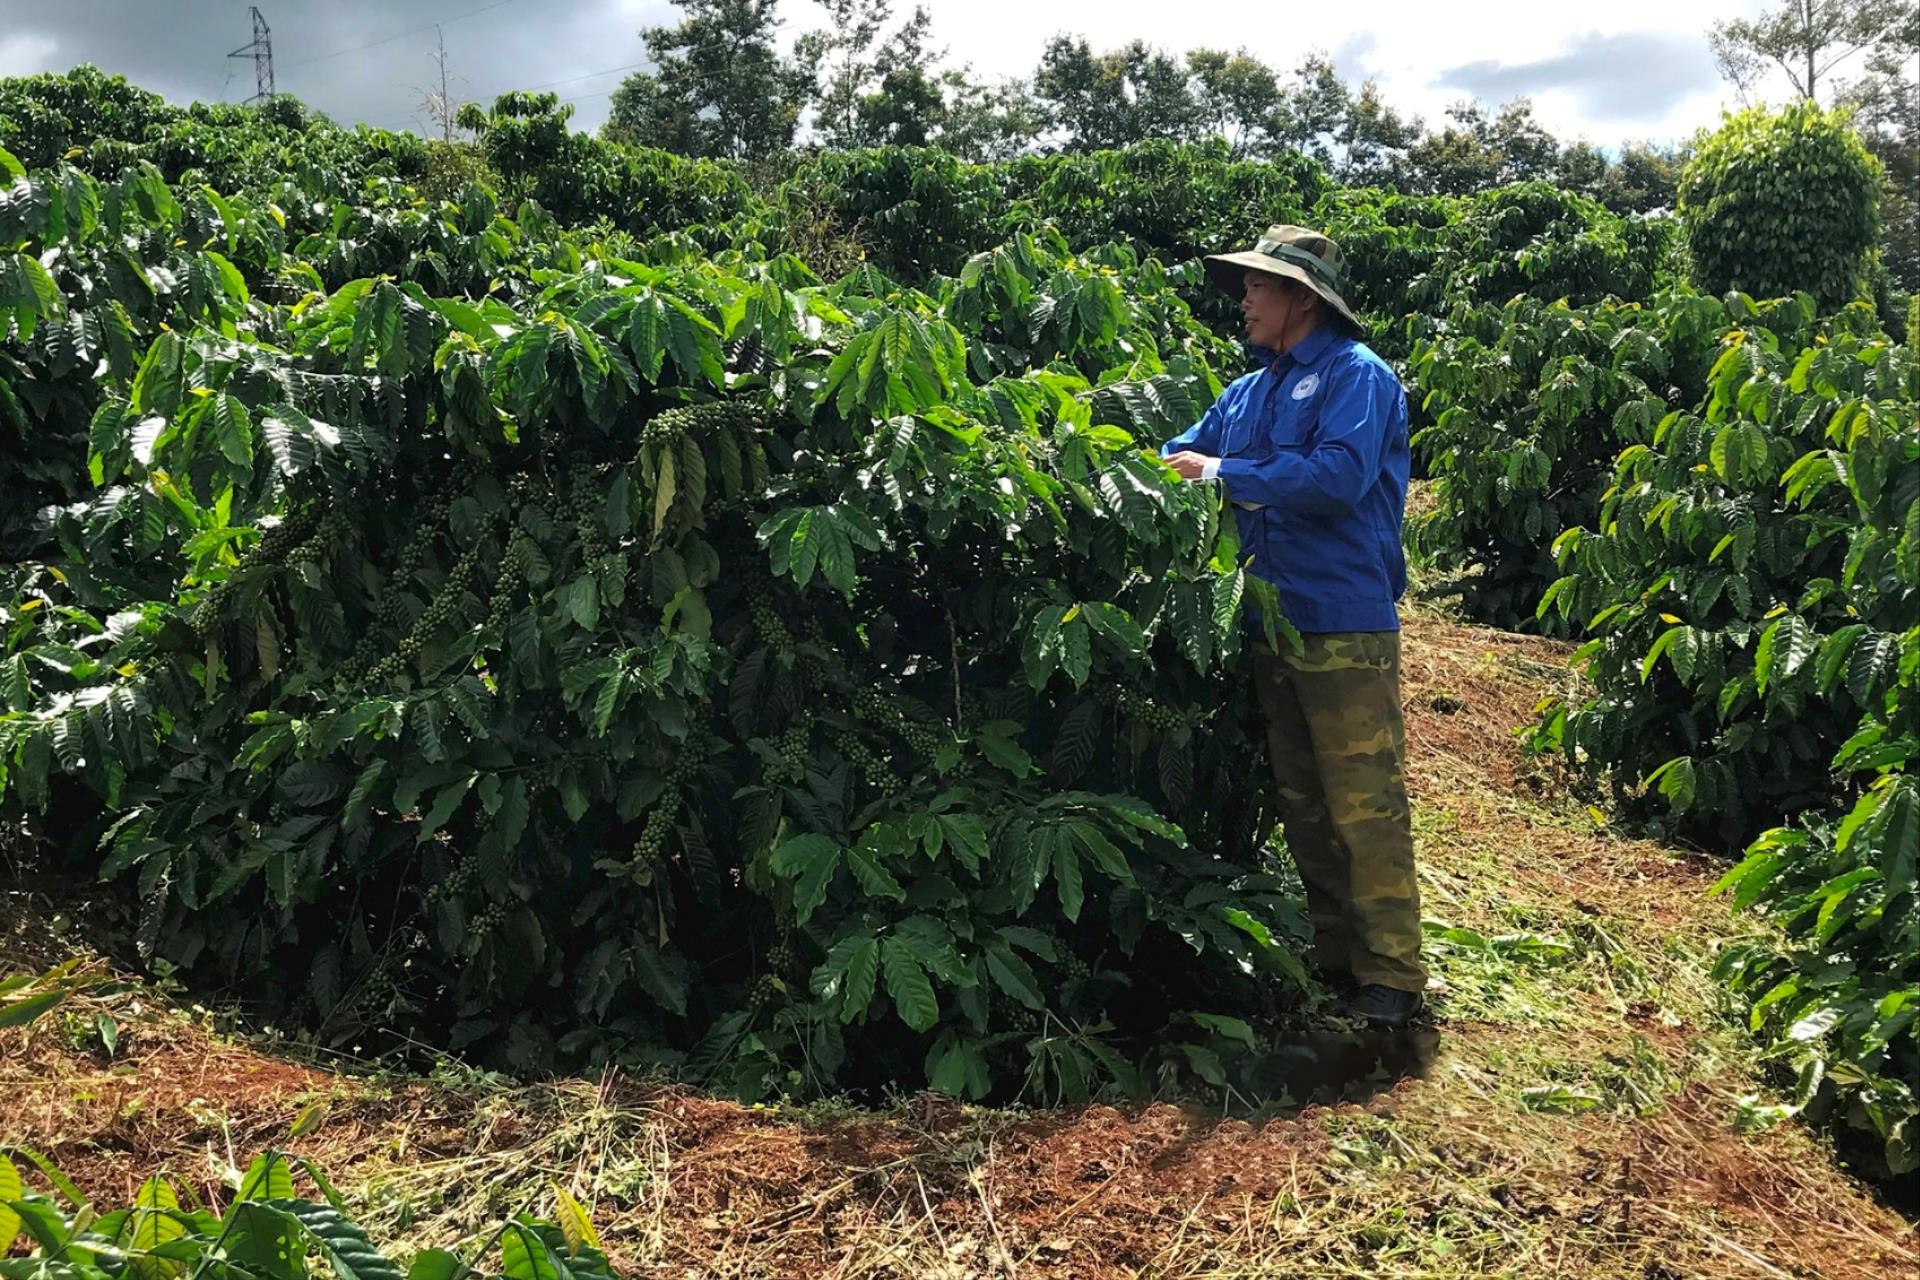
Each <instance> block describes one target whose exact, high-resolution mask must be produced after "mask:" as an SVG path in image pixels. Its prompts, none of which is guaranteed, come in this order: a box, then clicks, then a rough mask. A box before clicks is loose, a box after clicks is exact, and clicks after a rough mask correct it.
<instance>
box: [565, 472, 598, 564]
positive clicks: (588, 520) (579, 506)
mask: <svg viewBox="0 0 1920 1280" xmlns="http://www.w3.org/2000/svg"><path fill="white" fill-rule="evenodd" d="M567 493H568V496H569V499H570V505H571V508H572V514H573V528H574V533H575V535H576V536H577V537H578V538H579V539H580V555H581V557H582V558H583V559H584V560H585V561H586V562H587V563H588V564H592V563H593V562H594V561H596V560H598V559H599V558H600V557H601V556H604V555H605V554H606V553H607V542H606V539H605V538H603V537H601V536H600V506H601V504H602V503H603V502H604V501H605V500H606V493H605V491H604V489H603V488H602V487H601V485H600V483H599V477H598V476H597V474H596V473H595V469H594V466H593V464H592V463H590V462H577V463H575V464H574V465H573V468H572V469H571V471H569V472H568V477H567Z"/></svg>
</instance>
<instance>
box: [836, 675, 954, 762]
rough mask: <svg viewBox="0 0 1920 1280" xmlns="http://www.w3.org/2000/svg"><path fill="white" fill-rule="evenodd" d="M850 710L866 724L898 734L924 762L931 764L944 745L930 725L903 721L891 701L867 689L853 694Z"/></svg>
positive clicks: (873, 690)
mask: <svg viewBox="0 0 1920 1280" xmlns="http://www.w3.org/2000/svg"><path fill="white" fill-rule="evenodd" d="M853 709H854V711H855V712H857V713H858V714H859V716H860V718H861V719H863V720H865V721H867V722H868V723H869V724H875V725H878V726H880V727H881V728H883V729H891V730H892V731H893V732H895V733H897V734H899V735H900V736H901V737H902V738H904V739H906V743H907V745H908V746H909V747H912V748H913V750H914V751H915V752H916V753H918V754H919V755H920V756H922V757H923V758H925V759H928V760H931V759H933V757H935V756H936V755H939V754H940V748H942V747H943V746H945V745H946V744H947V741H948V739H947V735H945V734H943V733H941V732H940V731H939V730H938V729H935V728H934V727H933V726H932V725H929V724H924V723H922V722H920V721H918V720H909V719H907V716H906V713H905V712H903V711H901V710H900V708H899V707H898V706H896V705H895V704H894V703H893V701H892V700H891V699H889V698H888V697H886V696H885V695H884V694H882V693H881V692H880V691H879V690H877V689H874V688H872V687H871V686H869V687H867V688H864V689H857V690H855V691H854V695H853Z"/></svg>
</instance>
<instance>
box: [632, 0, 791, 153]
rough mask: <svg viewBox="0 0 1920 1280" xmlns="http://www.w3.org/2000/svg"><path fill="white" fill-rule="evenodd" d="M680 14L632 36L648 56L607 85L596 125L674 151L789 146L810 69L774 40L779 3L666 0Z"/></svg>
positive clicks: (739, 150)
mask: <svg viewBox="0 0 1920 1280" xmlns="http://www.w3.org/2000/svg"><path fill="white" fill-rule="evenodd" d="M674 3H675V4H676V5H678V6H679V7H680V8H682V9H684V10H685V11H686V14H687V16H686V17H685V18H683V19H682V20H681V21H680V24H679V25H678V26H674V27H648V28H646V29H645V30H643V31H642V32H641V33H640V38H641V40H643V41H644V42H645V43H646V46H647V53H648V54H649V55H650V57H651V58H652V61H653V65H654V70H653V71H651V72H644V71H641V72H635V73H634V74H633V75H630V76H628V77H627V78H626V79H625V80H624V81H622V82H621V85H620V87H619V88H618V89H616V90H614V93H613V102H612V110H611V112H610V113H609V115H608V118H607V123H606V126H605V128H604V134H605V136H606V137H608V138H610V139H612V140H614V141H619V142H628V143H634V144H637V145H642V146H651V147H662V148H665V149H666V150H669V151H676V152H679V153H680V154H682V155H691V156H713V157H727V158H732V159H758V158H760V157H762V156H767V155H771V154H772V153H774V152H776V151H781V150H784V149H785V148H787V147H789V146H791V145H792V144H793V135H794V131H795V130H796V129H797V128H798V127H799V123H800V113H801V111H802V110H803V109H804V108H805V106H806V104H807V101H808V99H809V98H810V97H811V95H812V92H813V81H814V73H813V70H812V69H811V68H809V67H807V66H806V65H804V64H803V63H801V62H797V61H795V60H793V59H790V58H787V57H785V56H783V55H782V54H781V53H780V51H779V49H778V48H777V47H776V46H775V44H774V39H775V35H776V33H777V32H778V30H779V26H780V23H779V17H778V10H779V0H674Z"/></svg>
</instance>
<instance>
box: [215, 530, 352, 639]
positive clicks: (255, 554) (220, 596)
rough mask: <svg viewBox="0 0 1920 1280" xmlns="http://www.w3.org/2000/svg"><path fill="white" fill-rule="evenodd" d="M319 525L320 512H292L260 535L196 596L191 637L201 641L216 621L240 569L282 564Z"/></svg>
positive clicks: (218, 619) (232, 588) (230, 594)
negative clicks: (231, 568) (224, 573)
mask: <svg viewBox="0 0 1920 1280" xmlns="http://www.w3.org/2000/svg"><path fill="white" fill-rule="evenodd" d="M319 525H320V513H319V510H318V509H317V508H315V507H308V508H307V509H306V510H305V511H300V512H296V513H294V514H293V515H290V516H288V517H287V518H286V519H284V520H282V521H281V522H280V523H279V524H277V525H275V526H273V528H271V529H269V530H267V531H266V532H265V533H263V534H261V535H260V541H258V542H256V543H254V544H253V547H252V549H251V550H249V551H248V552H247V553H246V554H245V555H243V556H241V557H240V563H239V564H238V565H237V566H235V568H234V572H233V573H231V574H229V575H228V576H227V577H226V578H224V579H222V580H221V581H219V582H216V583H215V584H214V585H213V586H212V587H210V588H208V590H207V592H206V594H205V595H203V596H201V597H200V603H199V604H197V605H195V606H194V610H193V616H192V617H191V618H190V619H189V620H188V625H189V626H191V627H192V628H193V632H194V634H195V635H197V636H199V637H200V638H202V639H205V638H206V636H207V633H208V632H210V631H212V630H213V628H214V624H216V623H217V622H219V621H220V612H221V610H222V609H224V608H225V607H226V603H227V600H228V598H229V597H230V596H232V595H233V591H234V587H233V580H234V578H235V577H236V576H238V574H239V572H240V570H242V569H251V568H253V567H255V566H257V565H263V564H280V563H282V562H284V561H285V560H286V559H287V557H288V556H289V555H290V554H291V553H292V551H293V550H294V548H295V547H297V546H298V545H299V544H300V543H301V542H302V541H304V540H305V539H306V538H308V537H310V536H311V535H312V534H313V532H314V530H315V529H317V528H318V527H319Z"/></svg>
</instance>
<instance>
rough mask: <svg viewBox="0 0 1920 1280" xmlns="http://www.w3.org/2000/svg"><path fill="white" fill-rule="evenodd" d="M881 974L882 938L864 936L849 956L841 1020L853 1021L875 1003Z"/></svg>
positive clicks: (842, 998) (842, 997) (841, 1005)
mask: <svg viewBox="0 0 1920 1280" xmlns="http://www.w3.org/2000/svg"><path fill="white" fill-rule="evenodd" d="M879 976H880V940H879V939H878V938H875V937H871V936H868V937H863V938H861V939H860V940H859V942H858V943H857V944H856V945H855V946H854V948H853V951H852V954H850V955H849V956H848V957H847V970H846V985H845V987H844V988H843V994H842V996H841V999H840V1021H842V1022H852V1021H853V1020H854V1019H855V1018H857V1017H859V1016H860V1015H861V1014H863V1013H865V1012H866V1011H867V1007H868V1006H869V1005H871V1004H872V1003H873V990H874V985H875V983H876V982H877V981H878V980H879Z"/></svg>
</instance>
